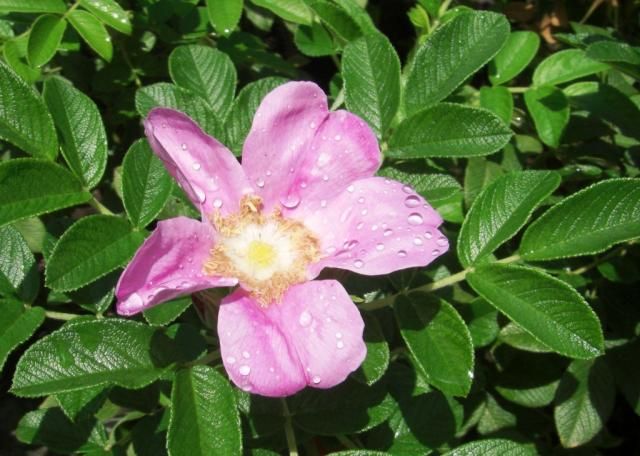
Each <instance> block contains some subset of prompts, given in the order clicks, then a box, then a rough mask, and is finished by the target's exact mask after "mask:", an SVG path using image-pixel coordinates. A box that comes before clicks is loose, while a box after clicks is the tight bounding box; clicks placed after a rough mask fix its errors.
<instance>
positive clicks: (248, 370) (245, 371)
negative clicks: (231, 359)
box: [238, 364, 251, 376]
mask: <svg viewBox="0 0 640 456" xmlns="http://www.w3.org/2000/svg"><path fill="white" fill-rule="evenodd" d="M238 372H240V375H244V376H247V375H249V374H250V373H251V368H250V367H249V366H247V365H246V364H245V365H243V366H240V369H238Z"/></svg>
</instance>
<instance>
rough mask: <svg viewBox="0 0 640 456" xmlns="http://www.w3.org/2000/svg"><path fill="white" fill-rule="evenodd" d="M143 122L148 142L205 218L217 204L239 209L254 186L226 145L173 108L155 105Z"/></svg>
mask: <svg viewBox="0 0 640 456" xmlns="http://www.w3.org/2000/svg"><path fill="white" fill-rule="evenodd" d="M144 126H145V134H146V135H147V138H148V139H149V144H151V147H152V148H153V150H154V151H155V153H156V154H157V155H158V156H159V157H160V158H161V159H162V161H163V162H164V164H165V166H166V167H167V169H168V170H169V173H170V174H171V175H172V176H173V177H174V178H175V179H176V180H177V181H178V183H179V184H180V186H181V187H182V188H183V189H184V191H185V192H186V193H187V195H188V196H189V198H190V199H191V201H193V203H194V204H195V205H196V207H200V210H201V212H202V214H203V219H204V218H205V217H206V216H207V215H208V214H211V212H213V209H214V208H216V209H220V210H221V211H222V212H223V213H225V214H226V213H230V212H234V211H236V210H237V209H238V202H239V201H240V198H241V197H242V195H243V194H244V193H247V192H249V191H251V186H250V185H249V182H248V180H247V177H246V175H245V174H244V171H243V170H242V167H241V166H240V163H238V161H237V160H236V158H235V157H234V156H233V154H232V153H231V152H230V151H229V150H228V149H227V148H226V147H225V146H223V145H222V144H220V143H219V142H218V141H217V140H215V139H214V138H212V137H211V136H208V135H207V134H206V133H204V132H203V131H202V130H201V129H200V127H199V126H198V125H197V124H196V123H195V122H194V121H193V120H191V118H189V117H188V116H186V115H185V114H183V113H181V112H179V111H174V110H173V109H166V108H155V109H153V110H152V111H151V112H150V113H149V115H148V116H147V118H146V120H145V122H144Z"/></svg>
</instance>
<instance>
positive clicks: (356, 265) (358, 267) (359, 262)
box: [353, 260, 364, 269]
mask: <svg viewBox="0 0 640 456" xmlns="http://www.w3.org/2000/svg"><path fill="white" fill-rule="evenodd" d="M353 265H354V266H355V267H356V268H357V269H360V268H361V267H362V266H364V261H362V260H356V261H354V262H353Z"/></svg>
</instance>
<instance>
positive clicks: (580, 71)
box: [533, 49, 609, 86]
mask: <svg viewBox="0 0 640 456" xmlns="http://www.w3.org/2000/svg"><path fill="white" fill-rule="evenodd" d="M607 69H609V65H607V64H605V63H601V62H597V61H595V60H592V59H590V58H589V57H587V55H586V53H585V52H584V51H583V50H581V49H566V50H564V51H559V52H556V53H553V54H551V55H550V56H549V57H547V58H546V59H544V60H543V61H542V62H540V64H539V65H538V66H537V67H536V69H535V71H534V72H533V84H534V85H536V86H541V85H558V84H562V83H565V82H569V81H573V80H574V79H579V78H583V77H585V76H590V75H592V74H595V73H599V72H601V71H605V70H607Z"/></svg>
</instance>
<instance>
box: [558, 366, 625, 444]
mask: <svg viewBox="0 0 640 456" xmlns="http://www.w3.org/2000/svg"><path fill="white" fill-rule="evenodd" d="M614 397H615V387H614V384H613V378H612V376H611V373H610V371H609V367H608V366H607V365H606V364H605V363H604V361H603V360H596V361H574V362H573V363H571V365H570V366H569V368H568V369H567V372H566V373H565V374H564V375H563V376H562V379H561V381H560V386H559V387H558V393H557V395H556V400H555V408H554V409H553V418H554V421H555V423H556V429H557V431H558V435H559V436H560V442H561V443H562V446H564V447H565V448H574V447H577V446H580V445H584V444H585V443H587V442H589V441H590V440H591V439H592V438H593V437H595V435H596V434H597V433H598V432H600V431H601V430H602V429H603V426H604V423H606V421H607V420H608V419H609V416H610V415H611V411H612V409H613V402H614Z"/></svg>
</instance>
